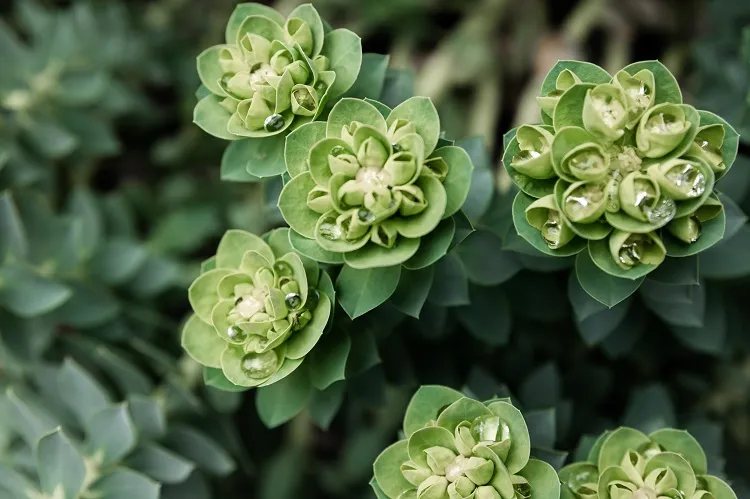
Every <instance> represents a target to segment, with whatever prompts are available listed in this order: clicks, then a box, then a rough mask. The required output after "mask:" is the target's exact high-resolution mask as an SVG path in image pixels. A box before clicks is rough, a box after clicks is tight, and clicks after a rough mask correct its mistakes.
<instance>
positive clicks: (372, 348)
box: [346, 330, 380, 378]
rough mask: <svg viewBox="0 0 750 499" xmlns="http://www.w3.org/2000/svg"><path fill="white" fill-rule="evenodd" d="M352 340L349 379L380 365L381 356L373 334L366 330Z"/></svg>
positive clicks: (347, 372)
mask: <svg viewBox="0 0 750 499" xmlns="http://www.w3.org/2000/svg"><path fill="white" fill-rule="evenodd" d="M350 338H351V340H352V348H351V351H350V352H349V358H348V359H347V362H346V377H347V378H352V377H354V376H356V375H357V374H360V373H363V372H365V371H367V370H368V369H370V368H372V367H374V366H376V365H378V364H379V363H380V354H379V353H378V347H377V344H376V343H375V337H374V336H373V334H372V332H370V331H368V330H364V331H361V332H359V333H357V334H355V335H353V336H351V337H350Z"/></svg>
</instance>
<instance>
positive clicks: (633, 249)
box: [617, 234, 647, 267]
mask: <svg viewBox="0 0 750 499" xmlns="http://www.w3.org/2000/svg"><path fill="white" fill-rule="evenodd" d="M644 244H647V243H646V242H645V240H644V236H643V235H642V234H632V235H630V236H629V237H628V238H627V239H626V240H625V242H624V243H622V246H620V250H619V252H618V255H617V256H618V259H619V260H620V263H622V264H623V265H627V266H629V267H632V266H634V265H637V264H638V263H640V261H641V258H643V245H644Z"/></svg>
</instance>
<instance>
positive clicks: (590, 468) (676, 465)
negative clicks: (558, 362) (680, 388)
mask: <svg viewBox="0 0 750 499" xmlns="http://www.w3.org/2000/svg"><path fill="white" fill-rule="evenodd" d="M560 481H561V482H562V495H561V497H562V499H576V498H577V499H631V498H632V499H640V498H643V499H647V498H648V499H655V498H665V499H667V498H671V499H675V498H686V499H736V497H737V496H736V495H735V493H734V492H733V491H732V489H731V488H730V487H729V486H728V485H727V484H726V483H725V482H723V481H722V480H721V479H719V478H717V477H715V476H711V475H708V474H707V465H706V455H705V453H704V452H703V449H702V448H701V446H700V444H699V443H698V442H697V441H696V440H695V439H694V438H693V437H692V436H691V435H690V434H689V433H688V432H686V431H681V430H674V429H671V428H666V429H662V430H658V431H656V432H654V433H652V434H650V435H648V436H647V435H645V434H643V433H641V432H640V431H638V430H634V429H632V428H619V429H617V430H615V431H613V432H606V433H605V434H603V435H602V436H601V437H600V438H599V440H598V441H597V443H596V444H595V446H594V448H593V450H592V452H591V453H590V454H589V456H588V461H587V462H579V463H573V464H570V465H568V466H566V467H565V468H563V469H562V470H561V471H560Z"/></svg>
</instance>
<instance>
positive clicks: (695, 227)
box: [688, 215, 702, 243]
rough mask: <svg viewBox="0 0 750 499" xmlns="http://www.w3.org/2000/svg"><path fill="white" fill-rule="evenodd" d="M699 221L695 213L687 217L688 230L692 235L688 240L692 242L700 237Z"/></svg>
mask: <svg viewBox="0 0 750 499" xmlns="http://www.w3.org/2000/svg"><path fill="white" fill-rule="evenodd" d="M701 229H702V227H701V221H700V220H698V217H696V216H695V215H693V216H691V217H690V218H689V219H688V231H689V233H690V234H692V237H691V238H690V242H691V243H694V242H696V241H697V240H698V239H700V237H701Z"/></svg>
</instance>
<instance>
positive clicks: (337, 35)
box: [323, 28, 362, 97]
mask: <svg viewBox="0 0 750 499" xmlns="http://www.w3.org/2000/svg"><path fill="white" fill-rule="evenodd" d="M323 55H324V56H326V57H328V60H329V64H330V65H329V70H331V71H335V72H336V79H335V80H334V81H333V85H331V88H330V89H329V90H328V92H329V95H330V96H332V97H336V96H339V95H341V94H343V93H344V92H346V91H347V90H349V88H351V86H352V85H354V82H355V81H356V80H357V75H358V74H359V69H360V67H361V65H362V40H361V39H360V38H359V36H357V34H356V33H354V32H352V31H349V30H348V29H344V28H340V29H335V30H333V31H331V32H329V33H327V34H326V35H325V43H324V44H323Z"/></svg>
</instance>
